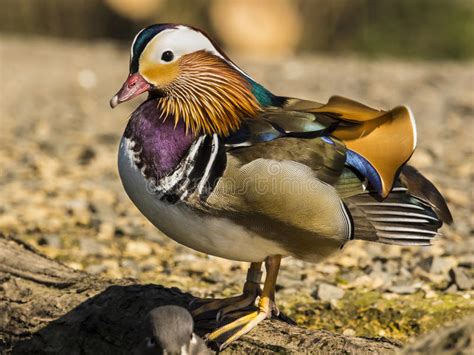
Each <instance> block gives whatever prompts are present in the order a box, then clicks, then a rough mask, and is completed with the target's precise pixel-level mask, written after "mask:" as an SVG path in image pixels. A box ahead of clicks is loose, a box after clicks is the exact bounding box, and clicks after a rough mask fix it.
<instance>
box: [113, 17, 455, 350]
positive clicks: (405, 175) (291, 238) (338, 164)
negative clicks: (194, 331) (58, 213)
mask: <svg viewBox="0 0 474 355" xmlns="http://www.w3.org/2000/svg"><path fill="white" fill-rule="evenodd" d="M144 92H147V93H148V99H147V100H146V101H145V102H143V103H142V104H141V105H140V106H139V107H138V108H137V109H136V110H135V111H134V112H133V113H132V115H131V117H130V119H129V121H128V124H127V127H126V129H125V132H124V134H123V137H122V139H121V142H120V147H119V155H118V167H119V174H120V177H121V180H122V183H123V186H124V188H125V191H126V192H127V194H128V196H129V197H130V199H131V200H132V201H133V203H134V204H135V205H136V207H137V208H138V209H139V210H140V211H141V213H142V214H143V215H145V217H146V218H147V219H148V220H149V221H150V222H151V223H153V224H154V225H155V226H156V227H157V228H158V229H159V230H161V231H162V232H163V233H164V234H165V235H167V236H169V237H170V238H172V239H174V240H175V241H176V242H178V243H181V244H183V245H185V246H188V247H190V248H192V249H194V250H197V251H200V252H203V253H206V254H210V255H214V256H218V257H222V258H226V259H230V260H236V261H244V262H249V263H250V268H249V271H248V273H247V280H246V282H245V284H244V288H243V293H242V294H241V295H240V296H235V297H232V298H228V299H218V300H207V301H205V300H203V301H202V303H199V304H198V307H196V308H195V309H194V310H193V316H194V317H199V316H200V315H202V314H204V313H206V312H215V314H217V317H218V318H219V317H220V318H221V319H223V316H225V315H229V314H231V313H232V312H234V313H236V314H238V315H239V317H237V318H236V319H233V320H232V321H231V322H230V323H227V324H225V325H222V326H220V327H218V328H217V329H215V330H214V331H213V332H211V333H210V334H208V340H209V341H213V342H216V343H218V344H221V348H224V347H225V346H227V345H228V344H229V343H230V342H232V341H234V340H236V339H238V338H239V337H241V336H242V335H243V334H246V333H247V332H249V331H250V330H252V329H253V328H254V327H255V326H256V325H257V324H258V323H259V322H261V321H262V320H264V319H266V318H270V317H271V316H272V315H277V314H278V308H277V307H276V305H275V297H274V294H275V283H276V279H277V274H278V271H279V267H280V261H281V259H282V258H285V257H288V256H292V257H294V258H298V259H301V260H304V261H308V262H319V261H321V260H323V259H324V258H326V257H328V256H329V255H331V254H333V253H335V252H337V251H338V250H340V249H341V247H342V246H343V245H344V244H346V243H347V242H349V241H351V240H353V239H362V240H366V241H371V242H379V243H387V244H398V245H430V243H431V241H432V240H433V238H434V237H435V236H436V235H437V231H438V229H439V228H440V227H441V226H442V224H443V222H444V223H448V224H449V223H451V222H452V217H451V214H450V212H449V209H448V207H447V205H446V202H445V200H444V199H443V197H442V196H441V194H440V193H439V192H438V190H437V189H436V188H435V187H434V185H433V184H432V183H431V182H430V181H428V180H427V179H426V178H425V177H424V176H423V175H422V174H421V173H419V172H418V171H417V170H416V169H415V168H413V167H411V166H409V165H407V161H408V160H409V159H410V157H411V155H412V153H413V151H414V149H415V147H416V141H417V133H416V127H415V120H414V117H413V114H412V112H411V111H410V109H409V108H408V107H407V106H397V107H395V108H393V109H391V110H379V109H374V108H371V107H369V106H366V105H364V104H361V103H358V102H356V101H353V100H350V99H347V98H344V97H340V96H333V97H331V98H330V99H329V101H328V102H327V103H326V104H323V103H318V102H314V101H308V100H302V99H297V98H292V97H284V96H277V95H275V94H273V93H271V92H270V91H269V90H267V89H266V88H265V87H264V86H262V85H260V84H259V83H257V82H256V81H255V80H253V79H252V78H251V77H250V76H249V75H247V74H246V73H245V72H244V71H243V70H242V69H240V68H239V67H238V66H237V65H236V64H235V63H234V62H233V61H232V60H231V59H230V58H229V57H228V56H227V55H226V54H225V53H224V52H223V51H222V49H221V48H219V46H218V45H217V44H216V43H215V42H214V41H213V40H212V39H211V38H210V37H209V36H208V35H207V34H206V33H204V32H203V31H201V30H198V29H196V28H193V27H189V26H185V25H179V24H157V25H152V26H149V27H146V28H144V29H143V30H141V31H140V32H139V33H138V34H137V35H136V36H135V39H134V40H133V43H132V46H131V56H130V71H129V75H128V78H127V79H126V81H125V83H124V84H123V86H122V88H121V89H120V90H119V91H118V93H117V94H116V95H115V96H114V97H113V98H112V99H111V102H110V104H111V106H112V107H115V106H116V105H118V104H120V103H121V102H124V101H127V100H130V99H132V98H134V97H136V96H138V95H140V94H142V93H144ZM263 263H264V264H265V267H266V277H265V280H264V282H263V289H261V288H260V283H261V277H262V271H261V268H262V264H263ZM257 298H258V302H257V303H256V301H257ZM255 304H256V305H257V307H254V308H251V306H252V305H255ZM249 307H250V308H251V310H249Z"/></svg>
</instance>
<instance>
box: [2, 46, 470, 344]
mask: <svg viewBox="0 0 474 355" xmlns="http://www.w3.org/2000/svg"><path fill="white" fill-rule="evenodd" d="M0 58H1V82H2V85H1V87H2V88H1V95H0V96H1V98H0V100H1V101H0V102H1V105H0V118H1V123H2V126H1V127H2V129H1V131H0V135H1V136H0V138H1V142H2V144H1V146H0V166H1V169H0V231H2V232H3V233H6V234H13V235H16V236H17V237H20V238H22V239H24V240H26V241H28V242H30V243H32V244H33V245H35V246H36V247H37V248H38V249H39V250H41V251H42V252H44V253H45V254H47V255H49V256H51V257H53V258H56V259H57V260H60V261H62V262H64V263H65V264H67V265H69V266H71V267H73V268H76V269H81V270H86V271H88V272H91V273H95V274H103V275H104V276H108V277H133V278H137V279H138V280H139V281H140V282H144V283H145V282H153V283H161V284H163V285H166V286H177V287H180V288H182V289H184V290H186V291H189V292H191V293H193V294H194V295H196V296H201V297H204V296H205V297H210V296H216V297H217V296H228V295H231V294H235V293H238V292H239V290H240V288H241V286H242V284H243V281H244V277H245V270H246V269H247V265H246V264H243V263H238V262H232V261H227V260H223V259H219V258H215V257H210V256H206V255H203V254H200V253H197V252H194V251H192V250H190V249H188V248H185V247H182V246H180V245H178V244H176V243H175V242H173V241H171V240H169V239H168V238H166V237H165V236H163V235H162V234H160V233H159V232H158V231H157V230H156V229H155V228H154V227H153V226H151V225H150V224H149V223H148V222H147V221H146V220H145V218H144V217H142V216H141V214H140V213H139V212H138V210H137V209H136V208H135V207H134V206H133V205H132V203H131V202H130V201H129V200H128V198H127V196H126V195H125V193H124V191H123V189H122V186H121V183H120V181H119V177H118V174H117V169H116V155H117V146H118V141H119V138H120V135H121V134H122V131H123V129H124V127H125V124H126V121H127V117H128V115H129V114H130V112H131V111H132V110H133V108H134V107H135V106H136V105H137V104H138V102H137V101H136V100H135V101H134V102H132V103H127V104H125V105H121V106H120V107H118V108H117V109H116V110H114V111H112V110H110V109H109V106H108V100H109V98H110V97H111V96H112V95H113V94H114V93H115V92H116V91H117V90H118V88H119V87H120V85H121V83H122V81H123V80H124V79H125V77H126V74H127V66H128V63H127V61H128V48H126V47H122V46H118V45H113V44H107V43H92V44H86V43H71V42H59V41H52V40H45V39H28V40H27V39H24V38H23V39H19V38H11V37H7V38H5V37H4V38H1V57H0ZM237 63H239V64H241V66H242V67H243V68H245V69H246V70H247V71H248V72H249V73H250V74H251V75H253V76H254V78H255V79H256V80H258V81H260V82H262V83H263V84H266V85H267V86H268V87H269V88H271V89H272V90H273V91H274V92H275V93H279V94H284V95H290V96H297V97H306V98H311V99H316V100H319V101H324V102H325V101H326V100H327V99H328V98H329V96H331V95H332V94H339V95H343V96H348V97H351V98H354V99H357V100H360V101H362V102H365V103H367V104H369V105H371V106H375V107H380V108H389V107H393V106H395V105H397V104H400V103H405V104H408V105H410V106H411V107H412V109H413V111H414V113H415V116H416V117H417V122H418V134H419V145H418V149H417V151H416V153H415V155H414V157H413V159H412V164H414V165H415V166H416V167H418V168H419V169H420V170H421V171H422V172H423V173H424V174H426V176H427V177H429V178H430V179H432V181H433V182H434V183H435V184H436V185H437V186H438V187H439V188H440V190H441V191H442V192H443V194H444V195H445V196H446V198H447V200H448V203H449V205H450V207H451V209H452V212H453V215H454V220H455V224H454V225H453V226H452V227H448V228H444V230H443V236H442V237H441V238H439V240H437V241H436V242H435V243H434V246H432V247H429V248H421V247H418V248H404V247H396V246H385V245H377V244H368V243H362V242H361V243H359V242H354V243H352V244H351V245H348V246H347V247H346V248H344V250H343V251H342V253H341V254H339V255H337V256H335V257H333V258H331V259H329V260H327V261H326V262H324V263H321V264H318V265H312V264H306V263H303V262H301V261H298V260H293V259H286V260H285V261H284V262H283V267H282V271H281V273H280V277H279V281H278V288H279V292H278V296H277V297H278V303H279V304H280V306H281V308H282V309H283V310H284V311H285V312H287V314H288V315H290V316H292V317H294V318H295V319H296V320H297V322H298V323H300V324H302V325H306V326H308V327H312V328H324V329H328V330H332V331H338V332H344V333H345V334H356V335H363V336H391V337H394V338H397V339H400V340H403V341H404V340H407V339H408V338H409V337H410V336H413V335H416V334H419V333H423V332H426V331H428V330H430V329H432V328H434V327H437V326H439V325H440V324H442V323H444V322H446V321H449V320H452V319H456V318H460V317H462V316H465V315H466V314H472V313H473V312H474V302H473V297H474V292H473V291H472V288H473V263H474V243H473V238H472V234H473V232H474V215H473V213H472V210H473V204H472V197H473V196H472V192H473V190H472V180H473V175H474V171H473V166H472V165H473V141H472V136H473V134H474V129H473V128H474V127H473V123H474V63H447V62H441V63H440V62H436V63H430V62H402V61H394V60H380V61H369V60H363V59H358V58H353V57H335V58H333V57H328V56H326V57H324V56H302V57H295V58H292V59H289V60H286V61H275V60H265V61H264V60H262V59H260V60H255V59H253V60H252V59H240V60H239V59H238V60H237Z"/></svg>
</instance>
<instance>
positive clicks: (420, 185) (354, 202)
mask: <svg viewBox="0 0 474 355" xmlns="http://www.w3.org/2000/svg"><path fill="white" fill-rule="evenodd" d="M344 202H345V203H346V205H347V207H348V208H349V210H350V212H351V215H352V218H353V221H354V238H355V239H364V240H370V241H377V242H381V243H388V244H399V245H430V244H431V240H432V239H433V238H434V237H435V236H436V235H437V234H438V230H439V228H441V226H442V225H443V222H444V223H447V224H451V223H452V222H453V219H452V216H451V212H450V211H449V208H448V206H447V205H446V202H445V200H444V198H443V196H442V195H441V194H440V192H439V191H438V190H437V189H436V188H435V187H434V185H433V184H432V183H431V182H430V181H429V180H428V179H426V178H425V177H424V176H423V175H421V174H420V173H419V172H418V171H417V170H416V169H415V168H413V167H411V166H404V167H403V168H402V171H401V173H400V179H399V182H398V184H397V186H396V187H394V188H393V189H392V191H391V192H390V194H389V195H388V196H387V198H386V199H384V200H383V201H380V199H378V197H377V196H375V195H372V194H370V193H364V194H360V195H356V196H352V197H349V198H347V199H346V200H345V201H344Z"/></svg>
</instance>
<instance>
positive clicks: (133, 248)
mask: <svg viewBox="0 0 474 355" xmlns="http://www.w3.org/2000/svg"><path fill="white" fill-rule="evenodd" d="M152 252H153V249H152V248H151V247H150V246H149V245H148V243H146V242H142V241H136V240H132V241H130V242H128V243H127V246H126V248H125V254H127V255H128V256H148V255H150V254H151V253H152Z"/></svg>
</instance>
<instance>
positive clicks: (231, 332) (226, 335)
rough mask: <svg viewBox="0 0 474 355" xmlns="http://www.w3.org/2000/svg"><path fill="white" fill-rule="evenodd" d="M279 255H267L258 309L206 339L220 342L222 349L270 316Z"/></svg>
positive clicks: (272, 307) (278, 266)
mask: <svg viewBox="0 0 474 355" xmlns="http://www.w3.org/2000/svg"><path fill="white" fill-rule="evenodd" d="M280 261H281V256H271V257H268V258H267V260H266V262H265V266H266V269H267V277H266V279H265V283H264V285H263V291H262V294H261V296H260V299H259V301H258V309H257V311H255V312H252V313H250V314H247V315H245V316H243V317H241V318H239V319H237V320H235V321H233V322H231V323H229V324H226V325H224V326H223V327H221V328H219V329H216V330H215V331H213V332H212V333H211V334H209V335H208V337H207V339H208V340H209V341H214V342H218V343H220V342H222V345H221V346H220V349H221V350H222V349H224V348H225V347H227V346H228V345H229V344H230V343H231V342H233V341H234V340H237V339H239V338H240V337H241V336H243V335H244V334H247V333H248V332H250V331H251V330H252V329H253V328H255V327H256V326H257V324H258V323H260V322H261V321H262V320H264V319H266V318H271V317H272V312H273V310H274V309H275V307H274V295H275V284H276V279H277V276H278V271H279V269H280Z"/></svg>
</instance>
